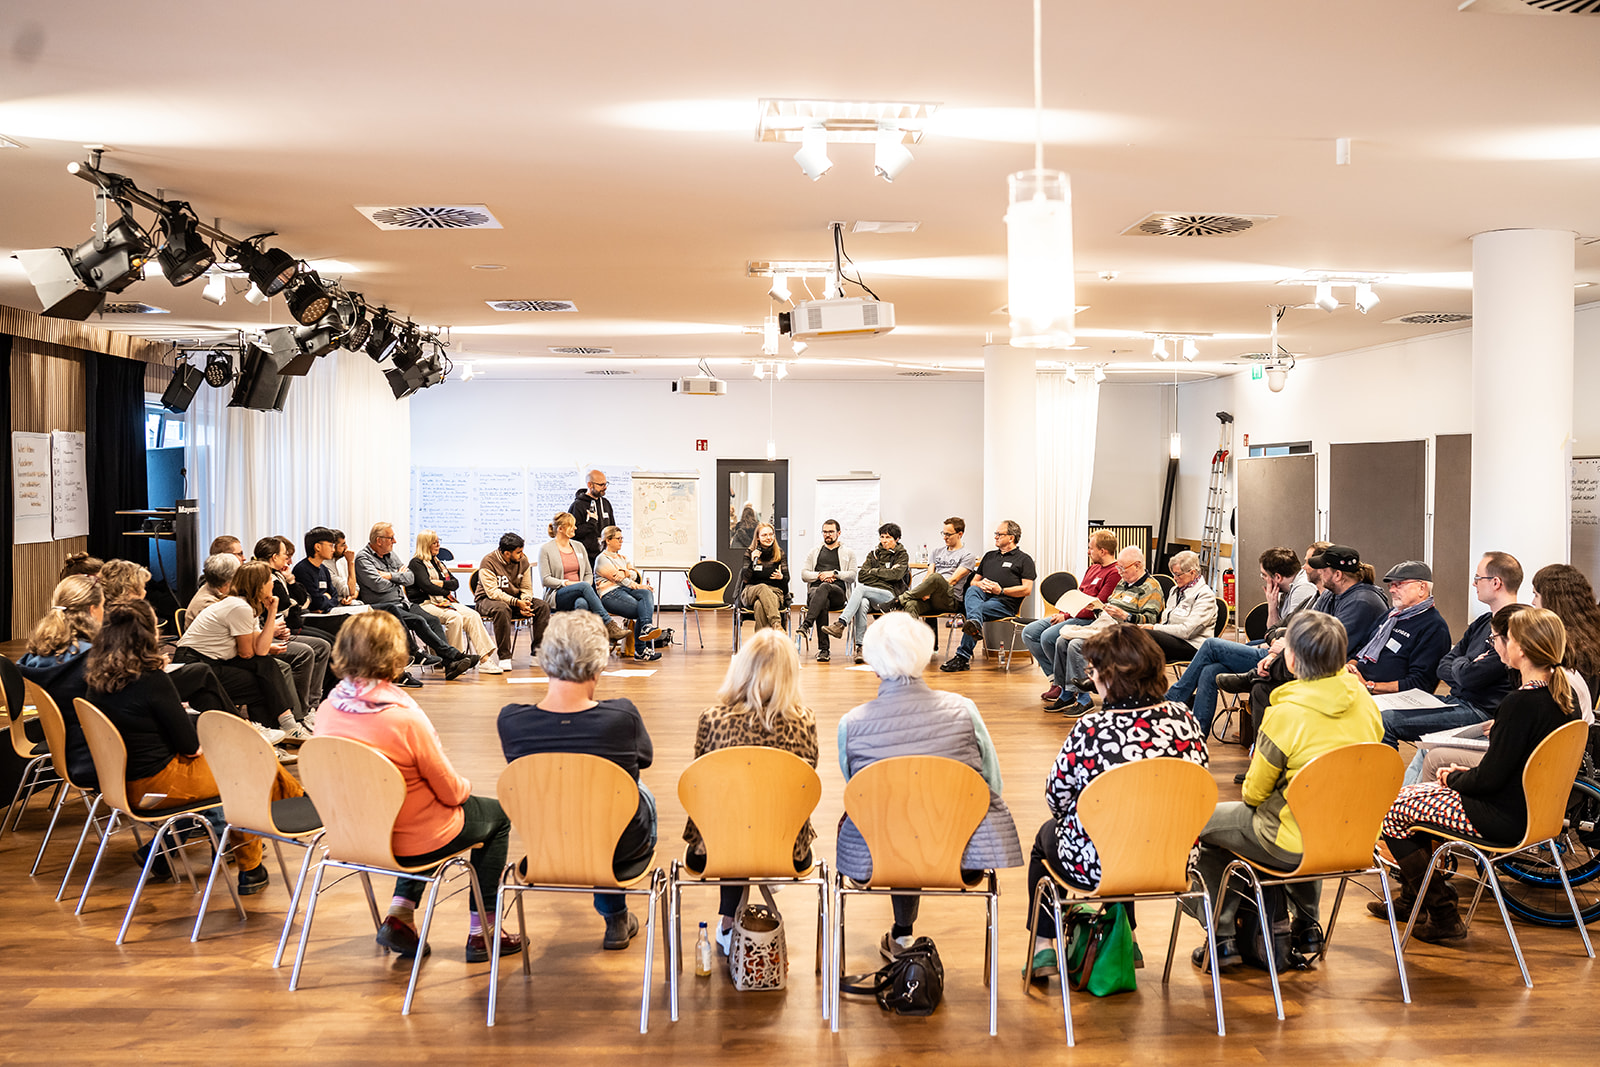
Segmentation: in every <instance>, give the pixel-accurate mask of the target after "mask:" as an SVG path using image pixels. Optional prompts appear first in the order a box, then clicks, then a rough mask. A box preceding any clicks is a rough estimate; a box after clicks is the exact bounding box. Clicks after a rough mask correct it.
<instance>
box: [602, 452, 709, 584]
mask: <svg viewBox="0 0 1600 1067" xmlns="http://www.w3.org/2000/svg"><path fill="white" fill-rule="evenodd" d="M631 504H632V512H633V515H634V516H636V517H637V521H636V522H635V523H634V526H633V542H632V543H633V562H634V565H635V566H637V567H640V568H643V569H645V570H649V569H650V568H652V567H662V568H672V569H676V568H683V569H687V568H689V567H692V566H694V564H695V561H696V560H698V559H699V558H700V479H699V477H698V476H697V475H693V474H644V473H636V474H634V476H633V500H632V501H631ZM618 518H619V519H620V518H621V514H620V512H619V513H618ZM618 525H619V526H620V525H621V523H620V522H619V523H618Z"/></svg>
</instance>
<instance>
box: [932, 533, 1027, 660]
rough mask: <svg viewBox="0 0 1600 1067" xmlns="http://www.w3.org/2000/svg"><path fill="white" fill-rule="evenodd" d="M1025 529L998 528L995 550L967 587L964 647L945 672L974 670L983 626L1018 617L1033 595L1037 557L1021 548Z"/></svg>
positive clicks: (962, 644)
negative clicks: (1026, 601) (973, 654)
mask: <svg viewBox="0 0 1600 1067" xmlns="http://www.w3.org/2000/svg"><path fill="white" fill-rule="evenodd" d="M1021 540H1022V527H1021V526H1019V525H1018V524H1017V523H1016V522H1014V521H1012V520H1011V519H1005V520H1003V521H1001V523H1000V524H999V525H998V526H996V527H995V531H994V543H995V547H994V548H992V549H990V550H989V551H988V552H985V553H984V554H983V559H981V560H979V561H978V573H977V575H976V576H975V577H974V578H973V579H972V584H970V585H968V586H967V593H966V597H965V598H964V601H963V604H964V607H963V608H962V611H963V612H964V613H965V614H966V616H967V624H966V625H965V626H963V627H962V628H961V644H960V646H959V647H958V648H957V649H956V652H955V655H953V656H951V657H950V658H949V659H947V660H945V661H944V662H943V663H941V664H939V669H940V670H941V671H965V670H970V669H971V667H972V651H973V649H975V648H976V647H977V646H978V638H980V637H982V636H983V624H984V623H986V622H990V621H992V620H994V619H1005V618H1009V617H1011V616H1013V615H1015V614H1016V613H1017V611H1018V609H1020V608H1021V607H1022V602H1023V601H1024V600H1026V599H1028V595H1029V594H1030V593H1032V592H1033V583H1034V580H1035V579H1036V578H1038V577H1039V569H1038V568H1037V567H1036V566H1034V563H1033V557H1032V556H1030V555H1028V554H1027V553H1026V552H1024V551H1022V549H1021V548H1019V547H1017V545H1018V542H1020V541H1021Z"/></svg>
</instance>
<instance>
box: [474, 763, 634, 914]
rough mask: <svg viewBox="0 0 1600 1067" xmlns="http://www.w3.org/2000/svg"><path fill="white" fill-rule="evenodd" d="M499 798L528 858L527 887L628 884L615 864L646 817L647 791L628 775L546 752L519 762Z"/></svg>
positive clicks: (503, 777)
mask: <svg viewBox="0 0 1600 1067" xmlns="http://www.w3.org/2000/svg"><path fill="white" fill-rule="evenodd" d="M496 794H497V795H498V796H499V798H500V806H501V807H502V808H504V809H505V812H506V814H507V815H509V816H510V817H511V825H512V827H513V828H515V830H516V831H517V835H518V836H519V837H521V838H522V844H523V846H524V847H525V848H526V849H527V850H528V869H527V873H526V874H525V875H524V880H525V881H527V882H529V883H539V884H545V885H598V886H615V885H619V884H620V883H619V882H618V881H617V877H616V874H615V873H614V872H613V871H612V867H611V860H612V857H613V856H614V855H615V854H616V850H617V840H618V839H619V838H620V837H621V836H622V831H624V830H626V829H627V828H628V823H629V821H630V820H632V819H633V815H634V812H636V811H638V810H639V786H638V783H636V782H635V781H634V780H633V777H632V776H631V775H630V774H628V772H627V771H625V770H623V769H622V768H621V767H619V766H617V765H616V764H615V763H612V762H611V761H610V760H608V759H605V758H604V757H601V756H590V755H587V754H584V753H579V752H538V753H534V754H533V755H531V756H523V757H521V758H520V759H516V760H513V761H512V762H511V765H510V766H509V767H507V768H506V769H505V770H504V771H502V772H501V773H500V782H499V784H498V786H497V787H496Z"/></svg>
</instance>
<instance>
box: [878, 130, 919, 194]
mask: <svg viewBox="0 0 1600 1067" xmlns="http://www.w3.org/2000/svg"><path fill="white" fill-rule="evenodd" d="M902 136H903V135H902V134H901V132H900V131H899V130H879V131H878V141H877V148H876V149H875V150H874V151H873V154H872V171H873V173H874V174H876V175H877V176H878V177H880V178H882V179H883V180H884V181H886V182H892V181H894V180H895V179H896V178H898V177H899V176H900V172H901V171H903V170H905V169H906V168H907V167H909V166H910V165H911V150H910V149H908V148H907V147H906V146H905V145H904V144H903V143H902V142H901V138H902Z"/></svg>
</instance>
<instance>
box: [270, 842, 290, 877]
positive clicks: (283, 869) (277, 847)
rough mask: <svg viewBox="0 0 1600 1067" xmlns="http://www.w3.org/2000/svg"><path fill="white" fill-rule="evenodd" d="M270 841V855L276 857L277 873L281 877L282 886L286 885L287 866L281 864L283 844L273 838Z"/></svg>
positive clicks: (283, 863)
mask: <svg viewBox="0 0 1600 1067" xmlns="http://www.w3.org/2000/svg"><path fill="white" fill-rule="evenodd" d="M270 840H271V841H272V854H273V855H274V856H277V857H278V873H279V874H281V875H283V884H284V885H288V884H289V865H288V864H287V863H285V862H283V842H281V841H279V840H278V839H277V838H275V837H274V838H270Z"/></svg>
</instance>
